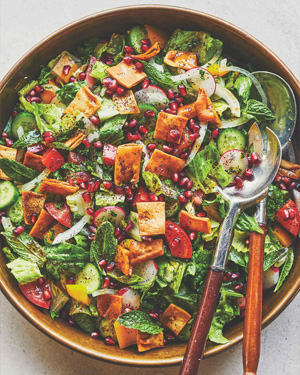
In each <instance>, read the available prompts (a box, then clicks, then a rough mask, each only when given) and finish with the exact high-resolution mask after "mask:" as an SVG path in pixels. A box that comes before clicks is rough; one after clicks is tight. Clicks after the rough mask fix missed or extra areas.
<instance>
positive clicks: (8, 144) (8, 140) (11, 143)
mask: <svg viewBox="0 0 300 375" xmlns="http://www.w3.org/2000/svg"><path fill="white" fill-rule="evenodd" d="M5 144H6V146H7V147H11V146H12V145H13V144H14V142H13V141H12V140H11V139H8V138H6V139H5Z"/></svg>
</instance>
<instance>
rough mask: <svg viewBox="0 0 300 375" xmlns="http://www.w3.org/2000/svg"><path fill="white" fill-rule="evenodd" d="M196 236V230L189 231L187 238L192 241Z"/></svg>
mask: <svg viewBox="0 0 300 375" xmlns="http://www.w3.org/2000/svg"><path fill="white" fill-rule="evenodd" d="M196 237H197V234H196V232H191V233H190V234H189V238H190V240H191V241H194V240H195V239H196Z"/></svg>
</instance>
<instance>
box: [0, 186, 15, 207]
mask: <svg viewBox="0 0 300 375" xmlns="http://www.w3.org/2000/svg"><path fill="white" fill-rule="evenodd" d="M18 196H19V191H18V189H17V188H16V187H15V185H14V184H13V183H12V182H10V181H3V182H0V210H3V209H5V208H7V207H9V206H11V205H13V204H14V203H15V201H16V200H17V199H18Z"/></svg>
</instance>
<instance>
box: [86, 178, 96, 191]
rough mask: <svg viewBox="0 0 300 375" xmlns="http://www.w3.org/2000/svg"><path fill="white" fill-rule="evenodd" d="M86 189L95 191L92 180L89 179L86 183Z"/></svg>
mask: <svg viewBox="0 0 300 375" xmlns="http://www.w3.org/2000/svg"><path fill="white" fill-rule="evenodd" d="M87 191H88V192H89V193H92V192H93V191H95V181H93V180H89V181H88V183H87Z"/></svg>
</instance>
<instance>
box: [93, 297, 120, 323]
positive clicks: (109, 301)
mask: <svg viewBox="0 0 300 375" xmlns="http://www.w3.org/2000/svg"><path fill="white" fill-rule="evenodd" d="M97 309H98V311H99V315H100V316H102V317H103V318H108V319H114V320H116V319H118V317H119V316H120V315H121V313H122V296H117V295H114V294H103V295H100V296H98V297H97Z"/></svg>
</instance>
